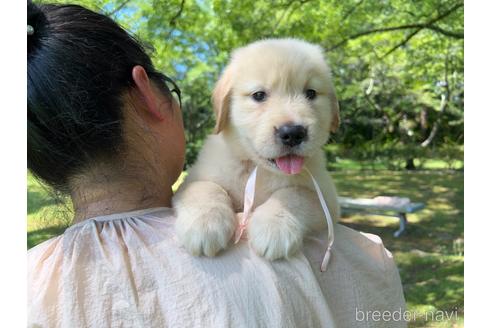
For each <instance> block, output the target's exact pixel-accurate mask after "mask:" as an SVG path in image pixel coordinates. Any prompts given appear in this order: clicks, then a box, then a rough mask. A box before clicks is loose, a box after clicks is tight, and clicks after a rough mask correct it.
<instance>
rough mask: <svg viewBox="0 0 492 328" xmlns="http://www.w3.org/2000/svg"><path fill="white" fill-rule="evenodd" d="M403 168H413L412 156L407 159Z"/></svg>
mask: <svg viewBox="0 0 492 328" xmlns="http://www.w3.org/2000/svg"><path fill="white" fill-rule="evenodd" d="M405 169H406V170H415V169H416V167H415V163H414V162H413V158H409V159H407V164H405Z"/></svg>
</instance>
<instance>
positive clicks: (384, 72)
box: [58, 0, 464, 163]
mask: <svg viewBox="0 0 492 328" xmlns="http://www.w3.org/2000/svg"><path fill="white" fill-rule="evenodd" d="M58 2H65V1H58ZM74 2H75V3H79V4H82V5H84V6H87V7H89V8H92V9H95V10H99V11H101V12H104V13H106V14H109V15H111V16H112V17H113V18H114V19H116V20H117V21H118V22H119V23H120V24H122V25H123V26H124V27H125V28H127V29H129V30H130V31H132V32H133V33H135V34H136V35H137V36H138V37H139V38H141V39H142V40H144V41H146V42H148V43H149V44H152V45H153V47H154V52H153V59H154V62H155V64H156V65H157V67H158V68H159V69H161V70H163V71H165V72H166V74H168V75H170V76H172V77H174V78H175V79H176V80H177V81H178V85H179V86H180V87H181V89H182V91H183V94H184V97H183V101H184V116H185V125H186V130H187V135H186V136H187V139H188V150H187V161H188V163H192V162H193V161H194V159H195V158H196V155H197V152H198V150H199V148H200V145H201V143H202V141H203V138H204V137H205V136H206V135H207V134H208V133H210V131H211V128H212V126H213V114H212V111H211V104H210V94H211V89H212V87H213V84H214V82H215V81H216V80H217V78H218V75H219V73H220V71H221V69H222V68H223V67H224V65H225V63H226V62H227V59H228V56H229V54H230V52H231V51H232V50H233V49H234V48H236V47H239V46H243V45H245V44H247V43H249V42H252V41H254V40H258V39H260V38H268V37H296V38H302V39H305V40H307V41H310V42H314V43H317V44H319V45H321V46H322V47H323V48H324V49H325V50H326V51H327V52H326V56H327V59H328V60H329V62H330V63H331V66H332V70H333V75H334V80H335V85H336V89H337V93H338V98H339V101H340V107H341V115H342V126H341V129H340V131H339V132H338V133H337V134H336V135H335V136H334V140H335V142H337V143H339V144H341V145H342V146H343V147H342V148H341V149H342V150H343V149H345V150H347V149H348V150H354V149H355V148H360V149H361V150H360V151H358V152H359V153H360V154H364V153H366V155H367V156H368V157H366V158H365V159H371V157H369V156H372V152H371V151H364V150H363V148H365V147H370V146H371V145H373V146H372V147H376V148H377V147H379V146H381V147H387V146H388V145H395V144H397V145H401V146H408V147H409V148H412V147H413V148H414V149H416V148H427V147H429V146H432V147H433V148H439V147H440V146H441V145H443V144H444V143H453V144H457V145H462V144H463V139H464V137H463V133H464V128H463V127H464V124H463V122H464V115H463V103H464V77H463V56H464V49H463V43H464V40H463V29H464V22H463V3H461V2H460V1H459V0H425V1H404V0H392V1H388V0H385V1H376V0H347V1H335V0H328V1H321V0H275V1H266V0H254V1H253V0H241V1H239V0H169V1H164V0H152V1H149V0H76V1H74ZM434 130H435V131H434ZM433 131H434V132H433ZM424 145H425V146H424ZM406 156H408V155H406ZM407 159H409V158H407V157H403V158H402V159H401V160H407Z"/></svg>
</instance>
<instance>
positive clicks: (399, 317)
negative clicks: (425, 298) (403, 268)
mask: <svg viewBox="0 0 492 328" xmlns="http://www.w3.org/2000/svg"><path fill="white" fill-rule="evenodd" d="M457 319H458V310H457V309H455V310H453V311H441V310H437V311H426V312H412V311H406V310H405V311H404V310H402V309H401V308H400V309H399V310H396V311H377V310H375V311H362V310H359V309H358V308H356V309H355V320H356V321H385V322H388V321H407V322H408V321H417V320H424V321H444V320H457Z"/></svg>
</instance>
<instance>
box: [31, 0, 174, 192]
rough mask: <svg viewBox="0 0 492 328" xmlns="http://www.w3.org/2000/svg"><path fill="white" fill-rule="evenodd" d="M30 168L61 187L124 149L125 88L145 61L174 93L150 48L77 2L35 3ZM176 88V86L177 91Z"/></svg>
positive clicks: (157, 80)
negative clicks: (93, 165) (133, 69)
mask: <svg viewBox="0 0 492 328" xmlns="http://www.w3.org/2000/svg"><path fill="white" fill-rule="evenodd" d="M27 25H28V36H27V129H28V130H27V131H28V132H27V166H28V168H29V169H30V171H31V172H32V173H33V174H34V175H36V176H37V177H39V178H41V179H42V180H44V181H45V182H47V183H48V184H50V185H51V186H53V187H55V188H56V189H58V190H62V191H65V190H66V187H67V186H68V181H69V178H70V177H71V176H73V175H74V174H77V173H80V172H81V171H82V170H83V169H84V167H86V166H87V165H90V164H91V163H93V161H97V160H99V159H101V158H111V157H113V156H114V155H117V154H118V152H119V150H120V148H121V146H122V140H123V138H122V131H121V130H122V118H123V113H122V110H123V107H124V104H123V100H122V96H123V94H124V92H125V91H128V90H129V88H131V87H132V86H134V82H133V79H132V68H133V67H134V66H135V65H141V66H142V67H143V68H144V69H145V71H146V72H147V74H148V75H149V78H150V79H151V80H152V81H153V82H154V83H155V84H156V85H157V86H159V88H160V89H161V90H162V91H163V92H164V94H165V95H167V96H169V97H171V93H170V90H169V88H168V87H167V86H166V83H165V82H171V83H172V84H173V86H174V87H175V89H174V90H176V92H177V93H178V97H179V89H177V87H176V86H175V85H174V83H173V82H172V81H171V80H170V79H169V78H167V77H166V76H165V75H163V74H161V73H159V72H157V71H156V69H155V68H154V66H153V65H152V62H151V60H150V58H149V56H148V55H147V54H146V53H145V50H144V47H143V46H142V45H141V44H140V43H139V42H138V41H137V40H136V39H135V38H133V37H132V36H130V35H129V34H128V33H127V32H126V31H125V30H123V29H122V28H121V27H120V26H119V25H118V24H116V23H115V22H114V21H113V20H112V19H110V18H108V17H106V16H104V15H101V14H98V13H95V12H93V11H90V10H88V9H85V8H83V7H80V6H75V5H35V4H33V3H32V2H30V1H29V2H28V3H27ZM174 90H173V91H174Z"/></svg>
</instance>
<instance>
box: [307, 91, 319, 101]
mask: <svg viewBox="0 0 492 328" xmlns="http://www.w3.org/2000/svg"><path fill="white" fill-rule="evenodd" d="M316 96H317V93H316V90H313V89H307V90H306V98H307V99H309V100H314V99H316Z"/></svg>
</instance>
